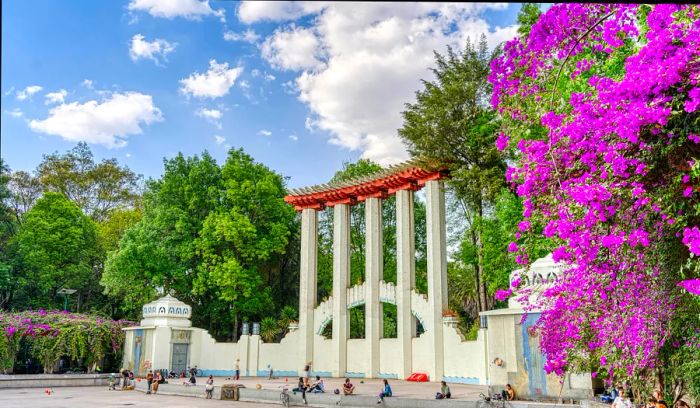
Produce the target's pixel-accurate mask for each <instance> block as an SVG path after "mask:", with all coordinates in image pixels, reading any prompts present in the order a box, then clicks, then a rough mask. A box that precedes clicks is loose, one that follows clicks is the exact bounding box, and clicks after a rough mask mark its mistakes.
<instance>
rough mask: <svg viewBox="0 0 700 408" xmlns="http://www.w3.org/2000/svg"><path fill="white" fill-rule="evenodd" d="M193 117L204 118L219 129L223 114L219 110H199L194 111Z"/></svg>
mask: <svg viewBox="0 0 700 408" xmlns="http://www.w3.org/2000/svg"><path fill="white" fill-rule="evenodd" d="M195 115H197V116H199V117H200V118H204V119H205V120H206V121H207V122H209V123H211V124H213V125H214V126H216V127H217V128H219V129H221V117H222V116H224V114H223V112H221V111H220V110H218V109H207V108H199V109H197V111H195Z"/></svg>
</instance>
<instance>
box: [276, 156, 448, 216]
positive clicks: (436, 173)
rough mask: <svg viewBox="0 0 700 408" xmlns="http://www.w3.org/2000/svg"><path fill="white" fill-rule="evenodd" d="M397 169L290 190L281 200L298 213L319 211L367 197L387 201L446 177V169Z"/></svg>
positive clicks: (401, 167)
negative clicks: (400, 192) (350, 180)
mask: <svg viewBox="0 0 700 408" xmlns="http://www.w3.org/2000/svg"><path fill="white" fill-rule="evenodd" d="M397 167H398V168H397V170H396V171H395V172H390V173H388V174H387V172H382V173H380V174H378V177H377V178H376V179H367V178H362V179H359V180H357V183H352V182H344V183H337V184H336V185H333V184H330V185H321V186H315V187H311V188H304V189H299V190H293V191H292V194H290V195H288V196H286V197H284V201H286V202H287V203H289V204H291V205H293V206H294V208H295V209H296V210H297V211H301V210H303V209H305V208H311V209H314V210H322V209H323V208H325V207H332V206H334V205H336V204H350V205H353V204H357V203H358V202H361V201H364V200H366V199H367V198H374V197H376V198H387V197H388V196H389V195H391V194H395V193H396V192H397V191H399V190H419V189H420V188H421V187H423V186H424V185H425V183H426V182H428V181H430V180H440V179H443V178H446V177H447V171H445V170H425V169H422V168H420V167H417V166H410V167H409V166H407V165H403V166H397ZM389 170H391V169H389Z"/></svg>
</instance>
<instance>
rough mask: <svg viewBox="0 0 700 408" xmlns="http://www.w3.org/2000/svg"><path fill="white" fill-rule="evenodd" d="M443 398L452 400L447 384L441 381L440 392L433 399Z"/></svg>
mask: <svg viewBox="0 0 700 408" xmlns="http://www.w3.org/2000/svg"><path fill="white" fill-rule="evenodd" d="M444 398H452V393H451V392H450V387H449V386H447V383H446V382H444V381H442V382H440V392H438V393H437V394H436V395H435V399H444Z"/></svg>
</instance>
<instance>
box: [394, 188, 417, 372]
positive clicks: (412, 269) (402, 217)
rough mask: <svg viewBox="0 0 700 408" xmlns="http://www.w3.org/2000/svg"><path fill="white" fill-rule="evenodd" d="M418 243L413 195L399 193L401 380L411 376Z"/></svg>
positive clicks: (397, 233) (401, 191)
mask: <svg viewBox="0 0 700 408" xmlns="http://www.w3.org/2000/svg"><path fill="white" fill-rule="evenodd" d="M415 261H416V239H415V220H414V217H413V191H412V190H399V191H397V192H396V317H397V325H396V333H397V337H398V343H399V356H400V357H399V358H400V359H401V364H400V365H399V367H400V368H399V372H398V373H397V374H398V377H399V379H400V380H405V379H406V378H407V377H408V376H409V375H411V369H412V342H413V334H414V331H415V329H414V327H415V324H414V322H413V320H414V317H413V314H412V313H411V290H412V289H413V288H414V286H415V282H416V264H415Z"/></svg>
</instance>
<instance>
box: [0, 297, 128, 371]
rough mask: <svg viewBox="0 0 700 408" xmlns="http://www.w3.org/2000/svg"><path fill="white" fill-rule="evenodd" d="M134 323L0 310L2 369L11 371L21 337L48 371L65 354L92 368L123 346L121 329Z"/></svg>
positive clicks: (44, 312)
mask: <svg viewBox="0 0 700 408" xmlns="http://www.w3.org/2000/svg"><path fill="white" fill-rule="evenodd" d="M133 324H134V323H133V322H130V321H126V320H110V319H105V318H102V317H99V316H91V315H86V314H76V313H69V312H62V311H48V312H47V311H44V310H39V311H30V312H21V313H11V312H0V369H2V370H3V372H5V373H7V372H11V371H12V368H13V367H14V363H15V357H16V355H17V352H18V350H19V346H20V341H22V340H24V341H27V342H28V345H29V347H30V350H31V355H32V356H33V357H34V358H36V359H37V360H39V361H40V362H41V364H42V365H43V367H44V372H46V373H51V372H53V369H54V366H55V365H56V363H57V362H58V361H59V360H60V359H61V357H64V356H65V357H68V358H70V359H72V360H80V361H81V362H82V363H83V364H84V365H85V366H87V367H88V368H92V367H94V365H95V364H98V363H99V362H100V360H102V358H103V357H105V355H107V354H108V353H118V352H119V351H120V350H121V348H122V345H123V343H124V332H123V331H122V330H121V329H122V328H123V327H127V326H132V325H133Z"/></svg>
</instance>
